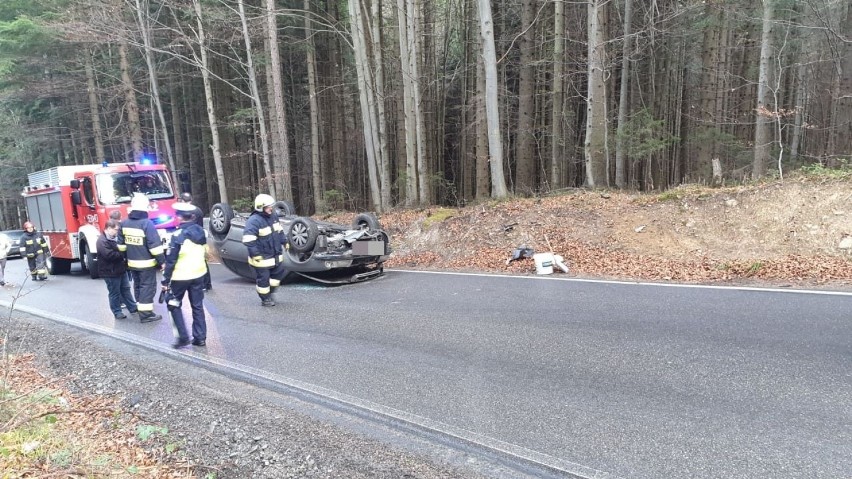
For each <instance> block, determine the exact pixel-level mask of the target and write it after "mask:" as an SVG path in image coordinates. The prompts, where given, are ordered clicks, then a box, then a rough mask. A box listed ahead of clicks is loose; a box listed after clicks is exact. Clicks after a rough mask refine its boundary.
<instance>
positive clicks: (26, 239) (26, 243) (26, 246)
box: [18, 231, 47, 258]
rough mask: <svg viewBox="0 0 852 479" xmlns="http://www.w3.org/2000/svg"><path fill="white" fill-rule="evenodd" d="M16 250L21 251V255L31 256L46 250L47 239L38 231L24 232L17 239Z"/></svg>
mask: <svg viewBox="0 0 852 479" xmlns="http://www.w3.org/2000/svg"><path fill="white" fill-rule="evenodd" d="M18 250H19V251H20V252H21V256H27V257H30V258H32V257H33V256H35V255H37V254H40V253H46V252H47V241H45V240H44V236H42V234H41V233H40V232H38V231H33V232H32V233H30V232H24V234H22V235H21V239H20V240H18Z"/></svg>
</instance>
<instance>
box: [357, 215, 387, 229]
mask: <svg viewBox="0 0 852 479" xmlns="http://www.w3.org/2000/svg"><path fill="white" fill-rule="evenodd" d="M364 227H366V228H367V229H371V230H377V229H381V226H380V225H379V219H378V218H376V217H375V216H374V215H373V214H371V213H359V214H358V216H356V217H355V219H354V220H352V229H353V230H359V229H361V228H364Z"/></svg>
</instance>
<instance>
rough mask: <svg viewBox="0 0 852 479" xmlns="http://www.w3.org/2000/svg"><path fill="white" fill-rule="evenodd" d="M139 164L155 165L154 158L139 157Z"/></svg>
mask: <svg viewBox="0 0 852 479" xmlns="http://www.w3.org/2000/svg"><path fill="white" fill-rule="evenodd" d="M139 164H140V165H153V164H154V160H153V158H151V157H150V156H143V157H142V158H140V159H139Z"/></svg>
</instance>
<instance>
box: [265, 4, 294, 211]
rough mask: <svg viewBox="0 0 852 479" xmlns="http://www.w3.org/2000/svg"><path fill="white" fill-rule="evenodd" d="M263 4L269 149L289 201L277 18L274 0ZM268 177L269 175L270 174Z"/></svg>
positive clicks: (287, 153) (289, 186)
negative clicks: (269, 81)
mask: <svg viewBox="0 0 852 479" xmlns="http://www.w3.org/2000/svg"><path fill="white" fill-rule="evenodd" d="M264 3H265V4H266V36H267V42H266V44H267V48H268V49H269V66H268V67H267V68H268V69H269V72H270V75H271V77H272V84H271V85H269V86H268V88H270V90H271V92H270V96H271V97H272V102H271V105H270V107H273V113H274V115H273V117H272V119H271V121H270V123H271V125H272V152H273V161H274V164H275V174H276V175H278V176H279V178H277V180H278V181H277V184H279V185H281V189H280V191H281V194H282V195H283V199H285V200H288V201H292V199H293V186H292V183H293V180H292V177H291V174H290V144H289V140H288V138H287V110H286V108H285V107H284V86H283V82H282V80H281V54H280V53H279V52H278V19H277V14H276V11H275V0H264ZM270 178H271V177H270Z"/></svg>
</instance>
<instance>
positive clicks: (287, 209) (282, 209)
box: [275, 200, 296, 216]
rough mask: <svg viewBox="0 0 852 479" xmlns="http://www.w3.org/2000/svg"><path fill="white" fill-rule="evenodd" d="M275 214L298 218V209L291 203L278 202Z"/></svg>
mask: <svg viewBox="0 0 852 479" xmlns="http://www.w3.org/2000/svg"><path fill="white" fill-rule="evenodd" d="M275 214H277V215H278V216H296V207H295V206H293V203H290V202H289V201H283V200H282V201H276V202H275Z"/></svg>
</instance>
